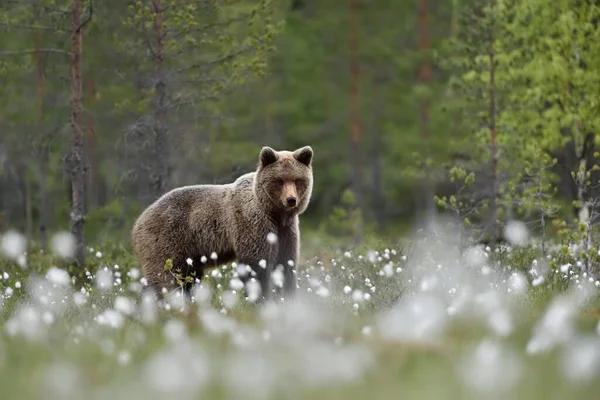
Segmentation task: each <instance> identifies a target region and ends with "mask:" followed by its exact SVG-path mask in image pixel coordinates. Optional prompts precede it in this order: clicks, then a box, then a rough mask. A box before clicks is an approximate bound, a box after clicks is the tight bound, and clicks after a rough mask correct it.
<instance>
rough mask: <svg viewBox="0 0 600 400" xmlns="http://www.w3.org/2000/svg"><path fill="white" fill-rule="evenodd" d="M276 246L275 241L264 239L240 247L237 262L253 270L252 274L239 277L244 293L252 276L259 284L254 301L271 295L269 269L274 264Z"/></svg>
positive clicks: (259, 301)
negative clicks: (260, 241) (269, 241)
mask: <svg viewBox="0 0 600 400" xmlns="http://www.w3.org/2000/svg"><path fill="white" fill-rule="evenodd" d="M244 247H245V248H244ZM277 248H278V246H277V244H276V243H275V244H273V243H268V242H266V241H265V243H256V242H254V243H253V245H252V246H250V245H247V246H242V249H240V250H241V251H240V253H239V255H238V262H239V263H240V264H244V265H248V266H250V268H251V269H252V271H253V274H246V275H245V276H242V277H240V278H241V280H242V282H243V283H244V290H245V292H246V294H248V290H247V283H248V281H249V280H250V279H251V278H252V277H254V278H255V279H256V280H257V281H258V283H259V284H260V296H259V297H258V299H257V301H256V303H263V302H265V301H267V300H268V299H269V297H270V295H271V271H272V270H273V267H274V265H275V260H276V257H277Z"/></svg>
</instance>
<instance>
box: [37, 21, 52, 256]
mask: <svg viewBox="0 0 600 400" xmlns="http://www.w3.org/2000/svg"><path fill="white" fill-rule="evenodd" d="M42 33H43V32H42V31H41V30H38V32H37V34H36V48H37V49H38V50H39V49H41V48H42V44H43V43H42V41H43V37H42ZM35 55H36V58H35V61H36V85H35V86H36V99H37V111H38V135H39V146H38V152H37V153H38V154H37V156H38V172H39V174H40V182H39V185H40V186H39V202H40V219H39V230H40V232H39V233H40V247H41V248H42V250H45V249H46V243H47V236H46V232H47V227H48V208H49V205H48V184H47V175H48V156H49V154H48V138H47V135H48V133H47V132H46V127H45V121H44V119H45V118H44V117H45V115H44V114H45V111H44V79H45V66H44V59H43V53H42V52H41V51H38V52H36V53H35Z"/></svg>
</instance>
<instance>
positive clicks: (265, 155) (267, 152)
mask: <svg viewBox="0 0 600 400" xmlns="http://www.w3.org/2000/svg"><path fill="white" fill-rule="evenodd" d="M258 159H259V160H260V165H262V166H263V167H266V166H267V165H269V164H273V163H274V162H275V161H277V153H276V152H275V150H273V149H272V148H270V147H269V146H265V147H263V148H262V150H261V151H260V155H259V157H258Z"/></svg>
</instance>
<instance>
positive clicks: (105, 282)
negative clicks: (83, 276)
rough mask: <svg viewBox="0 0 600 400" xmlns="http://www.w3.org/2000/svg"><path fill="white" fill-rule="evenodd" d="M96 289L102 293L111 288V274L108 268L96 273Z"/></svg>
mask: <svg viewBox="0 0 600 400" xmlns="http://www.w3.org/2000/svg"><path fill="white" fill-rule="evenodd" d="M95 280H96V287H97V288H98V289H100V290H101V291H103V292H106V291H108V290H110V289H111V288H112V285H113V273H112V271H110V270H109V269H108V268H101V269H99V270H98V272H96V279H95Z"/></svg>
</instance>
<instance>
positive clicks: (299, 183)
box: [295, 179, 304, 186]
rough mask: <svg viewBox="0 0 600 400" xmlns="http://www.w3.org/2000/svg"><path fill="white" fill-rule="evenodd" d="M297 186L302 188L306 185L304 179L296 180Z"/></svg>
mask: <svg viewBox="0 0 600 400" xmlns="http://www.w3.org/2000/svg"><path fill="white" fill-rule="evenodd" d="M295 183H296V186H302V185H304V181H303V180H302V179H296V182H295Z"/></svg>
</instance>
